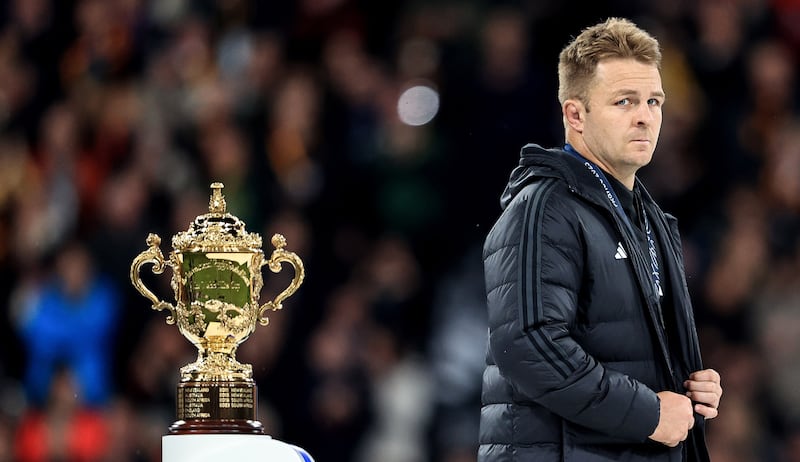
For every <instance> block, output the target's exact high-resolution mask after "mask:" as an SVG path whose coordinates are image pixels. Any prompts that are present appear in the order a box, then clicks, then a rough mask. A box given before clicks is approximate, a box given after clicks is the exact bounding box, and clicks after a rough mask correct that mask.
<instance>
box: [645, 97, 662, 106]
mask: <svg viewBox="0 0 800 462" xmlns="http://www.w3.org/2000/svg"><path fill="white" fill-rule="evenodd" d="M647 104H649V105H650V106H661V101H660V100H658V99H656V98H650V99H649V100H647Z"/></svg>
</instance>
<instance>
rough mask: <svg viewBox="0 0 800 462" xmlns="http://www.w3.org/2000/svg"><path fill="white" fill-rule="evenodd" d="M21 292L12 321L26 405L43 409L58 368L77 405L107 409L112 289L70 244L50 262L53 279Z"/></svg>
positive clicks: (114, 311) (114, 301) (114, 310)
mask: <svg viewBox="0 0 800 462" xmlns="http://www.w3.org/2000/svg"><path fill="white" fill-rule="evenodd" d="M23 290H25V293H24V294H21V299H20V304H21V306H19V308H18V310H19V312H18V313H17V319H16V321H17V325H18V329H19V332H20V337H21V338H22V341H23V345H24V347H25V351H26V353H27V368H26V371H25V387H26V391H27V394H28V398H29V399H30V401H31V404H33V405H34V406H37V407H42V406H45V405H46V403H47V400H48V397H49V395H50V390H51V389H52V387H53V381H54V380H55V378H56V377H58V376H57V372H58V371H59V370H61V369H62V368H63V369H66V370H67V371H68V374H69V375H74V380H75V390H76V393H75V394H76V396H77V400H78V401H79V402H80V403H81V404H82V405H86V406H90V407H100V406H104V405H106V404H107V403H108V402H109V399H110V398H111V396H112V394H113V391H114V390H113V389H112V386H111V357H110V352H111V345H112V340H113V337H112V335H113V333H114V330H115V328H116V325H115V321H116V318H117V316H118V312H117V310H118V302H119V300H118V298H117V297H118V295H117V289H116V286H115V285H114V284H113V283H111V282H110V281H109V280H108V279H107V278H106V277H105V276H104V275H102V274H98V273H96V272H95V271H94V262H93V261H92V256H91V255H90V254H89V252H88V250H87V249H86V248H85V246H84V245H83V244H82V243H80V242H72V243H70V244H67V245H66V246H65V247H64V248H62V249H60V251H59V253H58V255H57V256H56V257H55V262H54V268H53V274H52V275H50V276H49V277H48V278H47V279H46V280H44V281H42V282H41V283H38V284H35V285H34V286H33V287H27V288H24V289H23ZM62 376H63V374H62ZM58 390H60V389H59V388H57V390H56V391H58ZM59 396H60V395H59Z"/></svg>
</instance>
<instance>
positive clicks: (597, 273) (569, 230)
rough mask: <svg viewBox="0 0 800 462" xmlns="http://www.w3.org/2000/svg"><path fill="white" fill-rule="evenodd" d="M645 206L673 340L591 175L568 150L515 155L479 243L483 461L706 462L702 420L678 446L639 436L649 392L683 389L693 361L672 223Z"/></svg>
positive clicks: (638, 252) (650, 409)
mask: <svg viewBox="0 0 800 462" xmlns="http://www.w3.org/2000/svg"><path fill="white" fill-rule="evenodd" d="M637 181H638V180H637ZM638 186H639V187H640V188H641V189H642V190H643V189H644V188H643V187H642V186H641V184H639V185H638ZM643 201H644V203H645V209H646V211H647V215H648V217H649V219H650V223H651V226H652V227H653V231H654V233H655V236H656V242H657V243H658V244H659V245H660V251H661V255H662V256H663V257H664V258H663V260H665V261H663V262H662V269H661V274H662V277H661V281H662V285H663V286H664V298H663V301H662V307H661V308H660V309H662V310H664V311H665V312H666V310H674V316H672V317H671V319H672V320H673V322H672V324H671V325H670V326H669V327H670V331H669V332H666V330H667V329H666V328H665V326H664V324H663V321H662V320H661V316H660V315H659V314H658V313H659V311H658V310H659V306H658V296H657V295H656V294H655V291H654V289H653V285H652V281H651V278H650V273H649V271H650V266H649V261H650V260H649V257H648V256H647V255H645V253H644V252H643V251H642V249H641V247H640V246H639V245H638V243H637V242H638V241H637V240H636V239H637V238H636V237H635V236H633V235H632V234H631V232H630V231H628V228H626V227H625V226H624V225H623V224H622V222H621V221H620V219H619V217H618V216H617V214H616V213H615V212H614V210H613V209H612V208H611V205H610V203H609V201H608V199H607V197H606V196H605V193H604V190H603V188H602V186H601V184H600V183H599V182H598V180H597V178H595V177H594V176H592V174H591V172H590V171H589V170H588V169H587V168H586V166H585V165H584V164H583V163H582V162H581V161H580V160H578V159H577V158H575V157H573V156H571V155H569V154H567V153H565V152H563V151H560V150H544V149H542V148H541V147H539V146H537V145H527V146H525V147H524V148H523V149H522V155H521V159H520V165H519V166H518V167H517V168H516V169H515V170H514V172H513V173H512V175H511V179H510V182H509V184H508V187H507V188H506V191H505V192H504V193H503V197H502V199H501V203H502V206H503V209H504V211H503V213H502V215H501V216H500V218H499V219H498V221H497V223H496V224H495V225H494V227H493V228H492V230H491V231H490V233H489V235H488V237H487V239H486V243H485V245H484V269H485V276H486V290H487V302H488V310H489V345H488V352H487V367H486V370H485V372H484V377H483V407H482V411H481V430H480V451H479V460H480V461H482V462H488V461H497V462H501V461H537V462H538V461H579V462H591V461H610V460H613V461H620V460H632V461H633V460H636V461H638V460H642V461H645V460H646V461H653V460H657V461H680V460H697V461H705V460H708V455H707V451H706V448H705V442H704V436H703V426H704V425H703V419H702V417H700V416H697V418H696V422H697V424H696V425H695V427H694V430H692V432H691V435H690V437H689V439H687V441H686V443H685V444H681V445H680V446H678V447H677V448H672V449H670V448H668V447H666V446H664V445H661V444H658V443H655V442H652V441H650V440H649V439H648V436H649V435H650V434H652V432H653V431H654V430H655V427H656V425H657V423H658V419H659V403H658V397H657V396H656V392H658V391H662V390H671V391H675V392H678V393H684V392H685V389H684V388H683V385H682V383H683V381H684V380H685V379H687V378H688V375H689V373H690V372H691V371H695V370H700V369H701V368H702V364H701V361H700V353H699V347H698V342H697V336H696V332H695V325H694V319H693V315H692V309H691V303H690V300H689V294H688V291H687V288H686V281H685V275H684V271H683V256H682V252H681V246H680V237H679V235H678V232H677V224H676V222H675V220H674V218H672V217H669V216H667V215H665V214H664V213H663V212H662V211H661V210H660V209H659V208H658V206H657V205H656V204H655V203H654V202H653V200H652V199H651V198H650V197H649V195H648V194H647V193H646V192H643ZM667 334H668V335H669V337H668V335H667ZM670 345H672V347H670Z"/></svg>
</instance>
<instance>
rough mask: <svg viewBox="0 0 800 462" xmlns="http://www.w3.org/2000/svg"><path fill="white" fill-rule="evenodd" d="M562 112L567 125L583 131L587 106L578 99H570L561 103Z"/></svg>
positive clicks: (579, 131)
mask: <svg viewBox="0 0 800 462" xmlns="http://www.w3.org/2000/svg"><path fill="white" fill-rule="evenodd" d="M561 113H562V114H563V116H564V120H565V121H566V123H567V125H569V127H570V128H571V129H573V130H575V131H576V132H578V133H582V132H583V122H584V120H585V117H586V107H585V106H584V105H583V103H582V102H580V101H578V100H576V99H568V100H566V101H564V104H562V105H561Z"/></svg>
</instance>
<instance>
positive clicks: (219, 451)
mask: <svg viewBox="0 0 800 462" xmlns="http://www.w3.org/2000/svg"><path fill="white" fill-rule="evenodd" d="M161 461H162V462H187V461H191V462H231V461H236V462H267V461H269V462H313V459H312V458H311V457H310V456H308V454H307V453H306V452H305V451H304V450H303V449H301V448H298V447H297V446H294V445H291V444H288V443H284V442H282V441H278V440H275V439H273V438H272V437H270V436H268V435H247V434H188V435H165V436H162V437H161Z"/></svg>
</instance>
